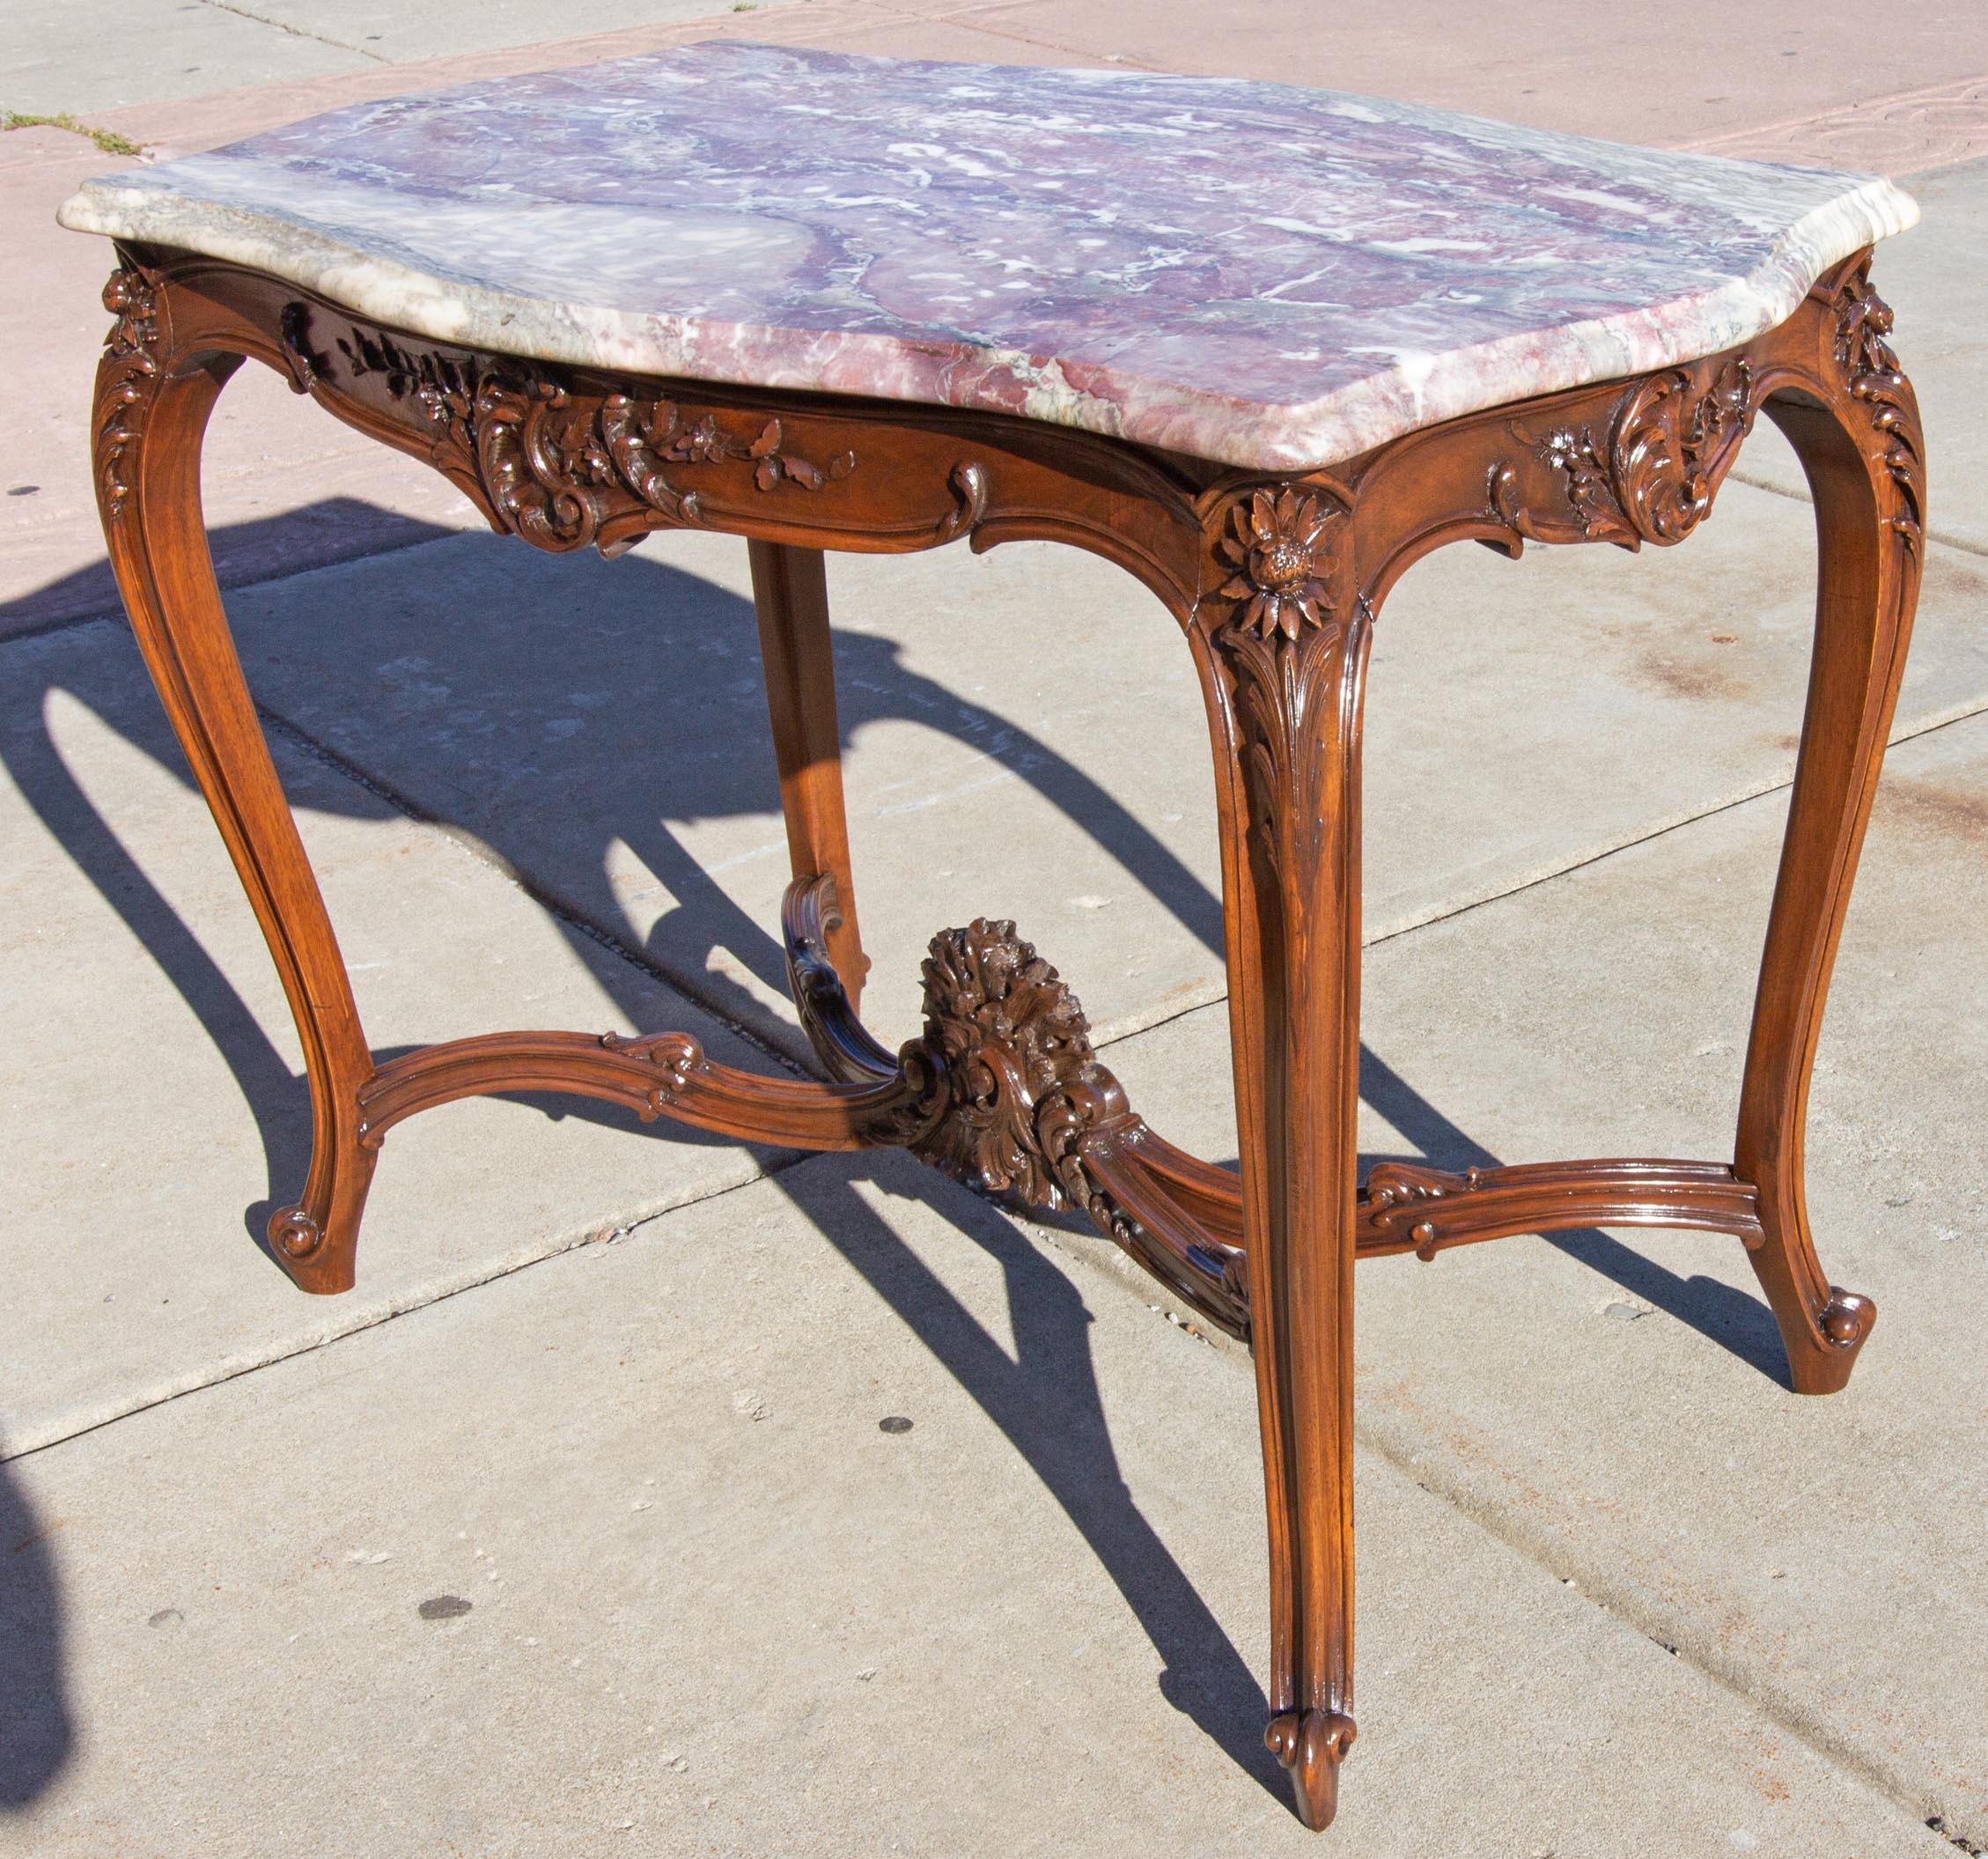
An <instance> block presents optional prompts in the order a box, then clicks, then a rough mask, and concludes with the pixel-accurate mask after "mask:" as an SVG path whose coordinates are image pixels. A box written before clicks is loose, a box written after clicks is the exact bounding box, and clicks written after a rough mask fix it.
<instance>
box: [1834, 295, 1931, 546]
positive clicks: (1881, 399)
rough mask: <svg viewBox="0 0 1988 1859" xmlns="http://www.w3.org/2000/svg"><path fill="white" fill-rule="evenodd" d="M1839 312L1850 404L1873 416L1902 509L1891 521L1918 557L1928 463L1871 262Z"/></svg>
mask: <svg viewBox="0 0 1988 1859" xmlns="http://www.w3.org/2000/svg"><path fill="white" fill-rule="evenodd" d="M1835 307H1836V338H1835V343H1834V355H1835V360H1836V365H1837V367H1838V368H1839V369H1840V370H1841V371H1842V373H1843V376H1844V384H1845V386H1846V387H1847V388H1848V391H1849V393H1850V396H1851V398H1852V400H1855V401H1857V402H1860V403H1861V404H1862V405H1863V406H1864V407H1866V408H1867V409H1868V411H1869V414H1870V419H1871V424H1872V426H1873V427H1874V429H1875V430H1876V432H1877V433H1878V435H1879V438H1880V440H1881V443H1882V445H1883V447H1884V452H1883V461H1884V466H1885V469H1886V471H1887V472H1888V473H1889V476H1890V478H1891V481H1892V483H1893V484H1894V485H1895V486H1896V491H1897V498H1898V508H1897V509H1896V510H1895V511H1894V512H1893V513H1891V514H1890V516H1889V518H1888V519H1887V521H1888V522H1889V526H1890V527H1891V529H1892V531H1893V533H1894V534H1895V535H1897V536H1898V538H1899V540H1900V541H1901V542H1903V544H1904V546H1905V548H1906V550H1907V551H1908V552H1909V553H1911V554H1912V555H1914V556H1916V555H1917V554H1918V551H1919V546H1920V541H1921V538H1922V536H1923V535H1924V533H1925V460H1924V458H1923V457H1922V455H1921V453H1920V439H1919V421H1918V409H1917V407H1916V406H1915V404H1914V402H1913V400H1912V390H1911V387H1910V386H1909V385H1908V383H1907V382H1906V380H1905V375H1904V372H1903V370H1902V369H1901V368H1900V367H1899V365H1898V357H1897V356H1896V354H1895V353H1894V352H1893V350H1892V347H1891V343H1890V341H1889V336H1890V335H1891V326H1892V316H1891V306H1890V305H1889V304H1888V303H1886V302H1885V300H1884V299H1883V298H1881V297H1880V296H1879V295H1878V293H1877V292H1876V291H1874V290H1873V289H1872V288H1871V266H1870V260H1869V259H1868V257H1867V258H1866V259H1865V260H1864V262H1862V263H1861V264H1859V265H1858V266H1857V267H1856V268H1855V269H1853V270H1852V271H1851V273H1850V275H1849V276H1848V277H1845V278H1844V281H1843V283H1842V284H1841V285H1840V286H1839V287H1838V289H1837V296H1836V305H1835Z"/></svg>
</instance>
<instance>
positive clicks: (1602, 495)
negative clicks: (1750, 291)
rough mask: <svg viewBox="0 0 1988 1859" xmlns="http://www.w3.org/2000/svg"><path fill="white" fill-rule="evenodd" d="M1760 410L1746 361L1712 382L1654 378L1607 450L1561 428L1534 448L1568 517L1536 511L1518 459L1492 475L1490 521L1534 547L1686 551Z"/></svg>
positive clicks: (1634, 391) (1617, 425)
mask: <svg viewBox="0 0 1988 1859" xmlns="http://www.w3.org/2000/svg"><path fill="white" fill-rule="evenodd" d="M1754 410H1755V386H1754V375H1753V369H1752V366H1751V365H1750V364H1749V362H1748V361H1747V360H1746V358H1744V357H1743V356H1741V357H1735V358H1732V359H1730V360H1728V361H1727V362H1726V363H1725V364H1724V365H1723V366H1721V367H1720V368H1719V370H1718V372H1717V373H1715V374H1713V375H1712V377H1711V378H1710V379H1709V380H1706V379H1703V378H1702V377H1701V375H1700V374H1699V373H1694V372H1693V371H1692V370H1690V369H1685V368H1673V369H1670V370H1668V371H1667V372H1665V373H1660V374H1653V375H1650V376H1648V377H1646V379H1645V380H1641V381H1639V382H1638V383H1637V385H1636V386H1635V387H1632V388H1631V390H1630V391H1629V392H1628V393H1627V394H1625V395H1624V396H1623V397H1622V399H1621V400H1620V401H1619V402H1617V403H1616V410H1615V414H1614V416H1613V418H1612V419H1611V421H1610V424H1609V441H1608V444H1607V446H1606V447H1604V446H1601V444H1600V443H1599V442H1598V441H1597V440H1596V439H1595V437H1594V430H1593V428H1591V427H1586V426H1557V427H1554V428H1552V429H1550V431H1549V432H1547V433H1546V434H1545V436H1544V437H1543V438H1542V439H1538V440H1537V441H1536V442H1535V444H1534V445H1533V446H1532V450H1533V452H1534V454H1535V456H1536V457H1537V458H1538V460H1539V461H1540V462H1541V463H1543V464H1544V465H1545V466H1546V467H1548V468H1549V470H1550V473H1551V475H1552V476H1553V478H1554V479H1555V480H1556V481H1557V483H1558V484H1559V486H1560V494H1561V497H1562V498H1564V500H1565V505H1566V509H1565V514H1561V513H1557V512H1555V511H1551V510H1541V509H1538V508H1536V507H1534V506H1532V505H1529V504H1528V501H1527V498H1526V477H1525V475H1524V474H1523V473H1522V471H1521V470H1520V468H1519V467H1518V466H1517V465H1516V464H1515V463H1514V462H1513V461H1512V460H1510V459H1502V460H1500V461H1498V462H1497V463H1496V464H1494V465H1493V466H1492V467H1491V477H1490V483H1489V491H1490V498H1491V511H1492V513H1493V515H1494V516H1495V517H1496V518H1497V520H1498V521H1499V522H1500V523H1502V524H1504V525H1505V527H1506V528H1508V529H1510V530H1512V531H1513V532H1514V533H1515V534H1516V535H1520V536H1523V537H1524V538H1526V540H1528V542H1614V543H1616V545H1617V546H1618V547H1621V548H1624V549H1638V548H1640V547H1641V546H1642V545H1643V544H1644V543H1645V542H1657V543H1661V544H1668V543H1672V542H1682V541H1683V540H1684V538H1685V537H1686V536H1688V535H1690V533H1691V532H1692V531H1693V530H1694V529H1696V528H1697V527H1698V525H1699V524H1700V523H1701V522H1703V521H1704V520H1705V517H1706V515H1707V514H1708V513H1709V512H1710V511H1711V509H1712V498H1713V496H1714V494H1715V493H1716V492H1717V491H1718V489H1719V483H1720V481H1721V480H1722V479H1723V478H1724V477H1725V476H1726V473H1727V469H1728V468H1730V466H1731V464H1732V462H1733V459H1734V455H1735V454H1736V453H1737V452H1738V450H1739V446H1740V441H1741V439H1744V438H1745V437H1746V435H1747V433H1748V432H1749V431H1751V430H1752V426H1753V417H1754Z"/></svg>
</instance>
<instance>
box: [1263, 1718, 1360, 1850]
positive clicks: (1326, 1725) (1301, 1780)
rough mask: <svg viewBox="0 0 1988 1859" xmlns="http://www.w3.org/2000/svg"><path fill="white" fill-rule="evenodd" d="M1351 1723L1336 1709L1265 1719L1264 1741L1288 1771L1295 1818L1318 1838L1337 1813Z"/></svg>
mask: <svg viewBox="0 0 1988 1859" xmlns="http://www.w3.org/2000/svg"><path fill="white" fill-rule="evenodd" d="M1355 1734H1356V1730H1355V1727H1354V1723H1353V1720H1352V1719H1351V1717H1349V1716H1348V1715H1346V1714H1345V1712H1344V1711H1338V1710H1287V1711H1284V1712H1282V1713H1281V1714H1280V1715H1277V1716H1274V1717H1272V1718H1271V1719H1270V1727H1269V1729H1267V1730H1264V1732H1263V1741H1264V1742H1265V1743H1266V1744H1267V1745H1269V1746H1270V1753H1271V1754H1272V1755H1273V1756H1275V1757H1276V1758H1277V1760H1278V1761H1279V1762H1281V1763H1283V1765H1284V1766H1285V1767H1286V1768H1287V1769H1289V1770H1290V1771H1291V1786H1292V1793H1293V1794H1294V1796H1295V1797H1296V1801H1297V1806H1298V1818H1300V1820H1302V1821H1303V1822H1304V1823H1305V1825H1306V1826H1308V1827H1309V1828H1311V1830H1312V1831H1313V1832H1314V1833H1323V1832H1324V1830H1325V1829H1326V1828H1327V1827H1329V1826H1331V1825H1332V1817H1333V1815H1335V1814H1336V1813H1337V1812H1338V1811H1339V1765H1340V1763H1341V1762H1342V1761H1343V1760H1344V1758H1345V1754H1346V1752H1347V1751H1348V1750H1349V1749H1351V1747H1352V1745H1353V1737H1354V1736H1355Z"/></svg>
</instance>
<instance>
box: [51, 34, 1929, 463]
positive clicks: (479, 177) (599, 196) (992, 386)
mask: <svg viewBox="0 0 1988 1859" xmlns="http://www.w3.org/2000/svg"><path fill="white" fill-rule="evenodd" d="M1917 217H1918V215H1917V209H1916V208H1915V207H1914V206H1913V204H1912V203H1911V200H1910V199H1909V198H1908V197H1907V196H1906V195H1903V194H1902V193H1901V192H1899V190H1898V189H1897V188H1894V187H1892V186H1891V185H1890V184H1889V182H1887V181H1881V180H1875V179H1873V178H1871V177H1868V176H1861V175H1854V174H1838V173H1828V172H1825V171H1823V170H1821V169H1815V168H1800V167H1784V166H1766V165H1763V164H1756V163H1752V162H1741V161H1729V160H1725V159H1720V158H1718V157H1715V156H1707V155H1690V154H1675V153H1668V152H1662V151H1655V150H1651V149H1644V148H1631V147H1626V146H1623V145H1619V144H1613V143H1605V142H1595V141H1590V140H1587V139H1586V138H1582V137H1578V136H1558V135H1550V134H1547V133H1545V132H1543V131H1541V130H1536V129H1516V128H1513V127H1511V126H1508V125H1506V124H1503V123H1498V122H1488V121H1485V120H1484V119H1482V118H1477V117H1471V116H1460V115H1454V114H1448V113H1447V112H1443V111H1439V110H1431V109H1424V108H1420V107H1416V106H1413V105H1410V104H1403V103H1392V102H1387V101H1384V100H1381V99H1378V98H1366V97H1353V96H1348V95H1344V94H1342V93H1339V92H1331V91H1307V90H1299V89H1294V88H1291V87H1288V86H1285V85H1270V84H1256V83H1248V82H1243V81H1239V80H1226V79H1218V78H1205V77H1169V76H1155V75H1152V74H1149V73H1145V72H1131V71H1074V70H1023V69H1011V68H1006V67H999V66H982V65H965V64H937V63H909V62H902V61H898V60H895V59H883V58H863V57H852V56H848V55H842V54H836V53H828V52H820V51H809V50H797V49H792V48H774V47H769V46H761V45H749V44H740V43H737V42H729V41H727V42H712V43H706V44H701V45H693V46H690V47H688V48H684V49H681V50H678V51H674V52H668V53H664V54H660V55H653V56H648V57H641V58H630V59H624V60H621V61H619V62H616V63H607V64H597V65H593V66H590V67H587V68H585V69H581V70H562V71H553V72H546V73H541V74H537V75H534V76H529V77H512V78H505V79H502V80H499V81H496V82H486V83H481V84H475V85H467V86H465V87H463V88H461V89H459V90H453V91H445V92H435V93H431V94H428V95H422V96H410V97H401V98H395V99H392V100H387V101H383V102H377V103H367V104H361V105H358V106H357V107H353V108H350V109H343V110H339V111H336V112H334V113H333V114H329V115H325V116H319V117H316V118H313V120H311V121H309V122H300V123H296V124H293V125H291V127H289V128H287V129H276V130H274V131H272V132H270V133H269V134H268V135H263V136H254V137H253V138H252V139H251V140H249V141H247V142H241V143H238V144H234V145H233V146H232V147H231V148H225V149H219V150H217V151H214V152H212V153H210V154H204V155H195V156H192V157H189V158H187V159H182V160H178V161H173V162H170V163H166V164H163V165H160V166H152V167H139V168H135V169H130V170H127V171H126V172H124V173H119V174H115V175H112V176H109V177H107V178H105V179H103V180H99V181H91V182H89V183H88V184H86V185H85V187H84V188H82V189H81V190H80V191H79V192H78V193H77V194H76V195H74V196H73V197H72V198H71V199H70V201H69V202H68V203H66V204H65V205H64V206H63V210H62V214H61V218H62V221H63V225H68V226H72V227H75V228H77V230H79V231H83V232H103V233H109V234H112V235H114V236H115V237H118V238H122V239H129V240H139V241H144V242H147V243H151V244H157V245H163V246H173V247H182V248H186V249H189V250H192V251H195V252H199V253H204V254H207V255H211V256H215V257H219V258H225V259H230V260H232V261H234V262H238V263H240V264H244V265H248V266H252V267H254V268H255V269H258V270H261V271H265V272H269V273H271V274H273V275H275V276H277V277H283V278H284V279H286V280H289V281H291V282H294V283H296V284H300V285H304V286H306V287H308V288H309V289H311V290H313V291H319V292H320V293H321V294H322V295H323V296H325V297H327V298H328V299H331V300H332V301H333V302H335V303H337V304H339V305H341V306H343V307H345V308H347V309H350V310H352V311H354V312H356V313H357V314H360V315H362V316H365V317H370V318H374V319H377V320H379V321H383V322H388V323H393V324H396V325H398V326H400V327H401V328H406V329H410V330H413V331H415V332H416V333H418V334H421V335H424V336H431V337H434V338H436V339H438V340H442V341H447V342H453V343H462V344H465V345H468V346H471V347H476V348H482V349H489V350H498V351H501V352H505V353H512V354H521V355H529V356H533V357H536V358H541V359H543V360H548V361H556V362H567V363H574V364H581V365H599V366H605V367H609V368H614V369H618V370H623V371H628V372H633V373H651V374H671V375H682V376H691V377H695V378H697V379H701V380H721V381H732V382H746V383H753V384H758V385H763V386H769V387H786V388H803V389H827V390H831V391H834V392H837V393H843V394H859V395H882V396H886V397H888V398H892V399H897V400H906V401H920V402H938V403H940V404H944V405H951V406H957V407H971V408H983V409H995V410H998V411H1002V412H1007V413H1015V414H1020V415H1023V416H1025V417H1028V418H1031V419H1039V420H1047V421H1052V422H1056V423H1058V424H1065V425H1072V426H1081V427H1086V428H1088V429H1089V430H1091V431H1093V432H1105V433H1112V434H1116V435H1120V436H1122V437H1123V438H1126V439H1134V440H1138V441H1140V442H1143V443H1145V444H1148V445H1153V446H1167V447H1170V448H1173V449H1174V450H1177V451H1182V452H1189V453H1193V454H1198V455H1200V456H1203V457H1206V458H1212V459H1218V460H1221V461H1226V462H1229V463H1233V464H1237V465H1244V466H1250V467H1256V468H1265V469H1290V468H1298V467H1302V466H1307V465H1322V464H1329V463H1331V462H1333V461H1336V460H1340V459H1344V458H1347V457H1350V456H1351V455H1352V454H1356V453H1358V452H1361V451H1364V450H1366V448H1367V447H1369V446H1375V445H1378V444H1380V443H1381V442H1382V441H1383V440H1386V439H1392V438H1394V437H1395V436H1396V435H1397V434H1400V433H1402V432H1408V431H1410V430H1412V429H1414V428H1416V427H1418V426H1424V425H1428V424H1432V423H1434V422H1436V421H1438V420H1443V419H1448V418H1453V417H1455V416H1457V415H1459V414H1462V413H1467V412H1471V411H1474V410H1476V409H1478V408H1481V407H1485V406H1491V405H1497V404H1501V403H1504V402H1510V401H1513V400H1518V399H1522V398H1524V397H1526V396H1527V395H1534V394H1539V393H1543V392H1546V391H1549V390H1550V389H1553V388H1558V387H1573V386H1577V385H1579V383H1581V382H1584V381H1589V380H1607V379H1609V378H1611V377H1614V376H1618V375H1624V374H1631V373H1640V372H1643V371H1645V370H1648V369H1652V368H1657V367H1661V366H1665V365H1668V364H1671V363H1673V362H1678V361H1684V360H1690V359H1692V358H1696V357H1697V356H1701V355H1706V354H1711V353H1713V352H1715V351H1717V350H1720V349H1725V348H1729V347H1731V346H1733V345H1734V344H1735V343H1741V342H1744V341H1746V340H1748V339H1749V337H1751V336H1756V335H1757V334H1759V333H1760V332H1761V331H1762V330H1763V329H1766V328H1771V327H1772V326H1773V325H1774V324H1775V323H1777V322H1778V321H1781V320H1782V319H1784V318H1785V317H1786V316H1787V315H1788V314H1791V313H1792V312H1793V309H1794V308H1795V306H1797V305H1798V304H1799V303H1800V301H1801V299H1802V297H1803V295H1804V293H1805V292H1806V291H1807V290H1808V286H1809V285H1810V284H1813V283H1814V282H1815V279H1816V278H1817V277H1819V276H1820V275H1821V274H1822V271H1824V270H1825V269H1828V267H1829V266H1830V265H1831V264H1833V263H1834V262H1837V260H1838V259H1841V258H1844V257H1846V256H1848V255H1850V254H1851V253H1852V252H1854V251H1856V250H1857V249H1858V248H1859V247H1862V246H1865V245H1867V244H1869V243H1870V242H1871V241H1872V240H1876V239H1881V238H1883V237H1885V236H1886V235H1888V234H1889V233H1893V232H1900V231H1903V229H1904V228H1905V227H1906V226H1908V225H1911V224H1912V222H1913V220H1914V219H1915V218H1917Z"/></svg>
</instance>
